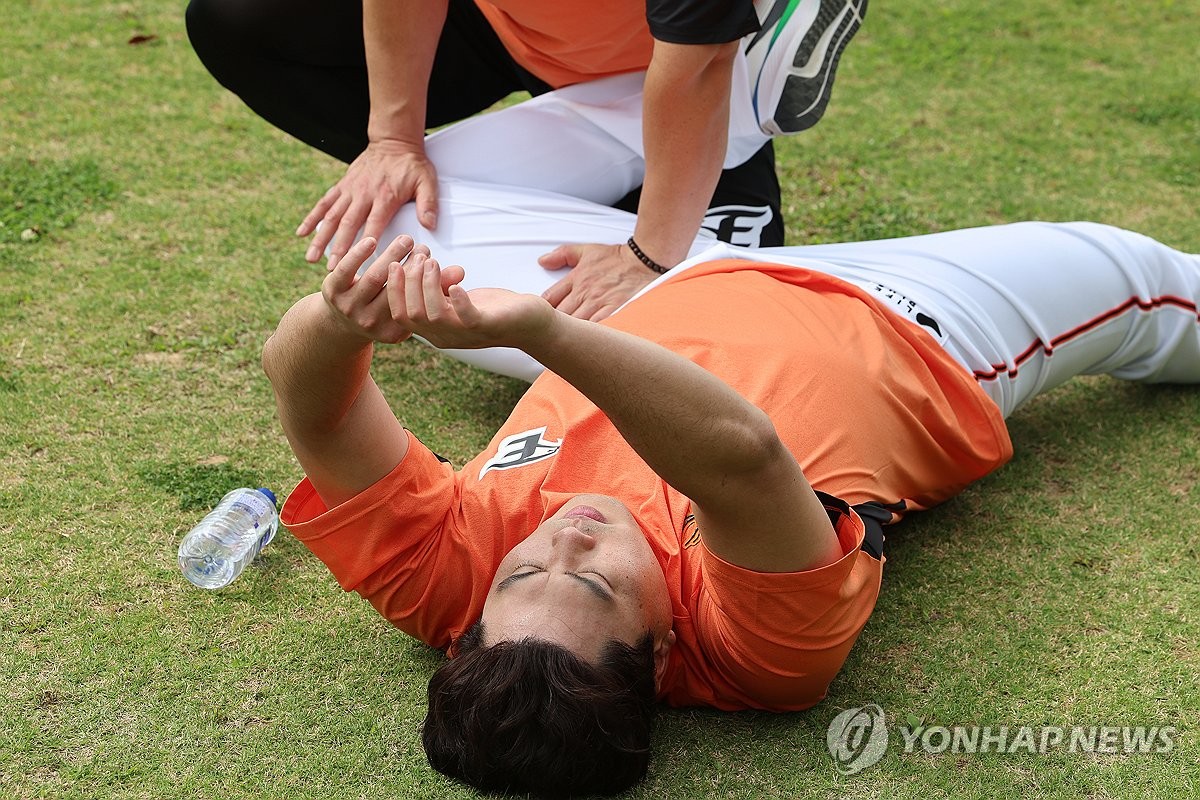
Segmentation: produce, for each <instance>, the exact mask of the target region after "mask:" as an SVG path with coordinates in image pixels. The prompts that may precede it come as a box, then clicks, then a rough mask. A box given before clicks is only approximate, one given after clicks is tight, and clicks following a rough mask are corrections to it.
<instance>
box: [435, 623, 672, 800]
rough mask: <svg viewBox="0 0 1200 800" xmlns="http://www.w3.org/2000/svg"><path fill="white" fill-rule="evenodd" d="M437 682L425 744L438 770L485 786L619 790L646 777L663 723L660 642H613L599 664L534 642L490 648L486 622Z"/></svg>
mask: <svg viewBox="0 0 1200 800" xmlns="http://www.w3.org/2000/svg"><path fill="white" fill-rule="evenodd" d="M457 648H458V656H457V657H455V658H453V659H451V660H450V661H448V662H447V663H446V664H444V665H443V666H442V667H441V668H439V669H438V670H437V672H435V673H434V674H433V677H432V678H430V679H429V690H428V697H429V710H428V713H427V714H426V716H425V724H424V729H423V731H422V736H421V739H422V744H424V746H425V754H426V756H427V757H428V758H429V763H430V764H431V765H432V766H433V768H434V769H436V770H437V771H438V772H441V773H443V774H445V775H448V776H450V777H452V778H456V779H458V780H461V781H463V782H465V783H468V784H470V785H471V786H473V787H475V788H476V789H479V790H482V791H485V792H530V793H533V794H537V795H542V796H553V797H562V796H570V795H578V794H613V793H615V792H619V791H621V790H623V789H626V788H628V787H630V786H632V785H633V784H635V783H637V782H638V781H640V780H641V779H642V778H643V777H644V776H645V774H646V769H647V767H648V765H649V763H650V735H651V731H652V729H653V724H654V715H655V706H654V691H655V687H654V639H653V636H652V635H651V634H649V633H647V634H646V635H645V637H643V638H642V640H641V641H640V642H639V643H638V644H637V645H629V644H627V643H625V642H622V641H620V640H618V639H613V640H610V641H609V642H607V643H606V644H605V646H604V649H603V651H602V653H601V657H600V662H599V664H591V663H589V662H587V661H586V660H584V659H582V658H580V657H579V656H577V655H576V654H575V653H573V652H571V651H570V650H568V649H567V648H565V647H563V646H561V645H558V644H554V643H553V642H547V641H544V640H541V639H534V638H526V639H521V640H517V641H502V642H497V643H496V644H494V645H492V646H491V647H484V646H483V623H482V622H476V623H475V624H474V625H473V626H472V627H471V629H470V630H468V631H467V632H466V633H464V634H463V635H462V637H461V638H460V639H459V640H458V642H457Z"/></svg>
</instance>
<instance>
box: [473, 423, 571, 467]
mask: <svg viewBox="0 0 1200 800" xmlns="http://www.w3.org/2000/svg"><path fill="white" fill-rule="evenodd" d="M545 437H546V426H545V425H543V426H542V427H540V428H534V429H533V430H529V431H523V432H521V433H514V434H513V435H512V436H505V437H504V438H503V439H501V440H500V444H499V445H498V446H497V447H496V455H494V456H492V457H491V458H489V459H488V460H487V463H485V464H484V465H483V469H481V470H479V480H483V476H484V475H486V474H487V472H488V470H493V469H515V468H517V467H523V466H525V465H526V464H533V463H534V462H536V461H544V460H546V459H547V458H551V457H552V456H554V455H555V454H556V453H558V449H559V448H560V447H562V439H559V440H558V441H557V442H552V441H549V440H548V439H546V438H545Z"/></svg>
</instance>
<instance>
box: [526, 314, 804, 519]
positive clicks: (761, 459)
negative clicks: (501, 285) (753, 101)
mask: <svg viewBox="0 0 1200 800" xmlns="http://www.w3.org/2000/svg"><path fill="white" fill-rule="evenodd" d="M521 347H522V349H524V350H525V351H526V352H527V353H529V354H530V355H531V356H533V357H534V358H536V359H537V360H538V361H540V362H541V363H542V364H544V365H545V366H546V368H547V369H549V370H550V371H551V372H554V373H555V374H557V375H559V376H560V377H562V378H563V379H564V380H566V381H567V382H568V383H570V384H571V385H573V386H574V387H575V388H576V389H578V390H579V391H580V392H581V393H583V394H584V395H585V396H586V397H587V398H588V399H590V400H591V401H592V402H593V403H595V404H596V406H597V407H599V408H600V410H601V411H603V412H604V413H605V414H606V415H607V416H608V418H609V419H610V420H611V421H612V423H613V425H615V426H616V428H617V430H618V431H619V432H620V433H621V435H622V437H623V438H624V439H625V441H627V442H628V443H629V444H630V445H631V446H632V447H633V448H634V450H636V451H637V453H638V454H639V455H640V456H641V457H642V458H643V459H644V460H645V461H646V463H647V464H649V466H650V467H651V469H653V470H654V471H655V473H657V474H658V475H659V476H661V477H662V478H663V479H664V480H666V481H667V482H668V483H670V484H671V485H672V486H674V487H675V488H676V489H678V490H679V491H680V492H683V493H684V494H686V495H687V496H689V497H691V498H693V499H698V498H703V497H707V496H711V495H712V494H714V493H716V492H719V491H720V486H721V485H722V484H723V483H724V481H725V480H726V479H727V478H728V477H729V476H730V475H735V474H746V473H748V472H752V471H754V470H755V469H758V468H760V467H761V466H762V465H763V464H764V463H766V462H767V461H769V460H771V459H773V458H775V457H777V456H778V448H780V447H782V445H781V444H780V442H779V439H778V436H777V435H776V433H775V428H774V426H773V425H772V423H771V421H770V419H769V418H768V417H767V415H766V414H764V413H763V412H762V411H761V410H759V409H758V408H756V407H755V406H754V405H752V404H751V403H750V402H748V401H747V400H745V399H744V398H743V397H741V396H740V395H739V394H738V393H737V392H735V391H734V390H733V389H731V388H730V387H729V386H728V385H726V384H725V383H724V382H723V381H721V380H720V379H718V378H717V377H716V376H714V375H712V374H711V373H710V372H708V371H707V370H705V369H703V368H702V367H699V366H697V365H696V364H693V363H692V362H691V361H688V360H687V359H686V358H683V357H682V356H680V355H677V354H675V353H672V352H671V351H669V350H667V349H666V348H664V347H662V346H660V345H658V344H655V343H653V342H650V341H647V340H645V339H642V338H640V337H637V336H633V335H631V334H628V333H624V332H622V331H616V330H613V329H611V328H608V327H605V326H602V325H597V324H595V323H591V322H586V321H583V320H578V319H575V318H573V317H569V316H567V315H565V314H561V313H558V314H556V316H555V318H554V322H553V323H552V324H551V325H550V327H549V330H548V332H547V334H546V335H544V336H538V337H537V338H536V340H533V341H528V342H524V343H522V344H521Z"/></svg>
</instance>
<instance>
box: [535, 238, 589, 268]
mask: <svg viewBox="0 0 1200 800" xmlns="http://www.w3.org/2000/svg"><path fill="white" fill-rule="evenodd" d="M578 263H579V247H578V246H577V245H571V244H564V245H559V246H558V247H556V248H554V249H553V250H551V251H550V252H549V253H546V254H545V255H541V256H538V264H539V265H540V266H541V267H542V268H543V269H549V270H556V269H562V268H563V267H573V266H575V265H576V264H578Z"/></svg>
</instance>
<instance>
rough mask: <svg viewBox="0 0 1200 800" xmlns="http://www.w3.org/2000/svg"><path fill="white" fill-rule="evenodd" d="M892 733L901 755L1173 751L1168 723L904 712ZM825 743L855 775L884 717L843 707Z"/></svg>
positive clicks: (880, 743) (886, 738)
mask: <svg viewBox="0 0 1200 800" xmlns="http://www.w3.org/2000/svg"><path fill="white" fill-rule="evenodd" d="M896 732H897V733H899V735H900V743H902V745H903V750H904V753H905V754H909V753H915V752H918V751H920V752H921V753H924V754H926V755H935V756H936V755H942V754H943V753H950V754H954V755H960V754H963V753H999V754H1003V755H1017V754H1026V755H1044V754H1045V753H1048V752H1051V751H1066V752H1069V753H1099V754H1109V755H1117V754H1123V755H1134V754H1139V753H1141V754H1151V753H1169V752H1171V751H1172V750H1174V749H1175V741H1176V738H1177V737H1178V731H1177V729H1176V728H1175V727H1174V726H1170V725H1156V726H1144V725H1143V726H1137V727H1133V726H1128V725H1126V726H1116V725H1073V726H1066V725H951V726H946V725H926V724H925V723H924V722H923V721H921V720H919V719H917V718H916V717H914V716H912V715H909V717H908V718H907V724H906V725H899V726H897V728H896ZM825 743H826V745H828V747H829V754H830V755H831V756H832V757H833V761H834V765H835V766H836V767H837V770H838V772H840V773H842V774H843V775H855V774H857V773H859V772H862V771H863V770H864V769H866V768H867V767H870V766H872V765H874V764H877V763H878V762H879V760H880V759H881V758H883V756H884V754H885V753H886V752H887V750H888V746H889V745H890V744H891V737H890V734H889V732H888V725H887V715H886V714H885V713H884V711H883V709H882V708H880V707H879V706H878V705H875V704H874V703H871V704H868V705H865V706H859V707H857V708H848V709H846V710H845V711H843V712H842V713H840V714H838V715H837V716H836V717H834V718H833V722H831V723H829V730H828V731H826V734H825Z"/></svg>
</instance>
